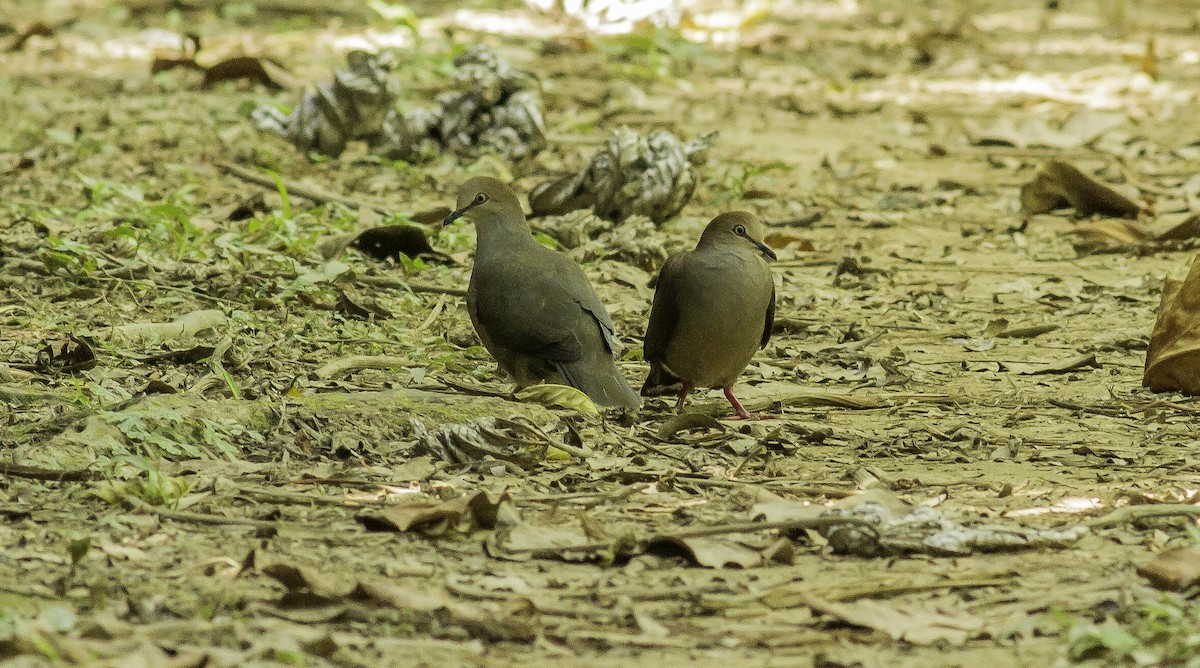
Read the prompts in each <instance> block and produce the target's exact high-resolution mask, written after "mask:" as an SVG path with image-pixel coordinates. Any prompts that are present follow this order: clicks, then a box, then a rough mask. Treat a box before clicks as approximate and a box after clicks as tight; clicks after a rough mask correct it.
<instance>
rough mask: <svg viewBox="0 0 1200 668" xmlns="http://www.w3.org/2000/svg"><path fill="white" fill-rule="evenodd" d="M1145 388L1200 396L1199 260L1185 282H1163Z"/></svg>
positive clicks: (1144, 379)
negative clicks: (1177, 391)
mask: <svg viewBox="0 0 1200 668" xmlns="http://www.w3.org/2000/svg"><path fill="white" fill-rule="evenodd" d="M1142 385H1145V386H1146V387H1148V388H1150V389H1152V390H1155V391H1158V392H1165V391H1170V390H1179V391H1181V392H1186V393H1188V394H1200V258H1198V259H1193V260H1192V268H1191V271H1189V272H1188V275H1187V278H1185V279H1183V281H1178V280H1175V279H1172V278H1170V277H1168V278H1167V279H1166V281H1165V282H1164V283H1163V291H1162V301H1161V302H1160V303H1159V307H1158V320H1157V322H1155V323H1154V330H1153V331H1152V332H1151V334H1150V345H1149V347H1148V348H1147V349H1146V369H1145V373H1144V375H1143V376H1142Z"/></svg>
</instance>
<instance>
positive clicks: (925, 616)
mask: <svg viewBox="0 0 1200 668" xmlns="http://www.w3.org/2000/svg"><path fill="white" fill-rule="evenodd" d="M805 603H806V604H807V605H808V606H809V607H811V608H812V609H813V610H816V611H817V612H820V613H822V614H825V615H830V616H833V617H837V618H838V619H841V620H842V621H844V622H846V623H848V624H853V625H855V626H865V627H867V628H870V629H875V630H876V631H882V632H884V633H886V634H887V635H889V636H890V637H891V638H892V639H893V640H903V641H905V642H910V643H912V644H914V645H931V644H933V643H936V642H946V643H949V644H951V645H961V644H963V643H965V642H966V641H967V640H970V639H971V638H974V637H976V636H978V635H979V634H980V633H981V632H982V631H983V620H981V619H979V618H978V617H975V616H974V615H971V614H969V613H966V612H955V613H952V614H944V613H941V612H936V611H932V610H923V609H920V608H917V607H915V606H911V607H910V606H905V607H903V608H901V607H900V606H899V605H896V606H895V607H893V606H891V605H887V604H884V603H880V602H879V601H872V600H861V601H854V602H853V603H838V602H833V601H827V600H824V599H821V598H818V597H816V596H809V597H806V600H805Z"/></svg>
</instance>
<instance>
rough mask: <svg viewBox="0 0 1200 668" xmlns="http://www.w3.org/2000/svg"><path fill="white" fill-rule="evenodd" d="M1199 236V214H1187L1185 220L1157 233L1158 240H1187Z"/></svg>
mask: <svg viewBox="0 0 1200 668" xmlns="http://www.w3.org/2000/svg"><path fill="white" fill-rule="evenodd" d="M1197 236H1200V215H1195V216H1189V217H1188V218H1187V220H1184V221H1183V222H1182V223H1179V224H1178V225H1176V226H1175V227H1172V228H1171V229H1169V230H1167V231H1166V232H1163V233H1162V234H1160V235H1158V237H1157V238H1158V240H1159V241H1187V240H1188V239H1195V238H1196V237H1197Z"/></svg>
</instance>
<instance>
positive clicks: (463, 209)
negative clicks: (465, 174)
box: [442, 176, 525, 226]
mask: <svg viewBox="0 0 1200 668" xmlns="http://www.w3.org/2000/svg"><path fill="white" fill-rule="evenodd" d="M455 206H456V208H455V209H454V211H452V212H450V215H448V216H446V219H445V220H444V221H443V222H442V224H443V225H449V224H450V223H452V222H454V221H455V220H458V219H459V218H466V219H467V220H469V221H470V222H472V223H475V225H477V226H478V225H480V224H481V223H482V224H489V223H492V222H512V223H523V222H525V213H524V212H523V211H521V202H520V201H518V200H517V195H516V193H514V192H513V191H512V188H509V187H508V185H506V184H505V183H504V182H503V181H500V180H498V179H494V178H492V177H490V176H475V177H472V178H470V179H468V180H467V181H466V183H463V184H462V185H461V186H459V188H458V202H457V204H456V205H455Z"/></svg>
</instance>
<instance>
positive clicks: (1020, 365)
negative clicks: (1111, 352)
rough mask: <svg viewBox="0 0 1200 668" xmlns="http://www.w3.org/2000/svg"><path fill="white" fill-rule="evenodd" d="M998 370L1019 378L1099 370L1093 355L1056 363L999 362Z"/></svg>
mask: <svg viewBox="0 0 1200 668" xmlns="http://www.w3.org/2000/svg"><path fill="white" fill-rule="evenodd" d="M1000 368H1001V369H1003V370H1005V371H1012V372H1013V373H1015V374H1018V375H1021V376H1033V375H1037V374H1042V373H1066V372H1068V371H1076V370H1078V369H1090V368H1094V369H1099V368H1100V363H1099V362H1097V361H1096V355H1095V354H1094V353H1086V354H1083V355H1078V356H1076V357H1068V358H1066V359H1062V360H1059V361H1057V362H1048V363H1045V364H1042V363H1026V362H1000Z"/></svg>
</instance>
